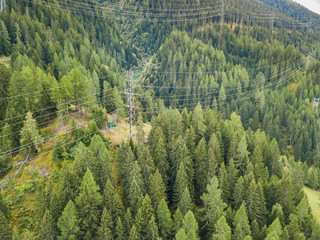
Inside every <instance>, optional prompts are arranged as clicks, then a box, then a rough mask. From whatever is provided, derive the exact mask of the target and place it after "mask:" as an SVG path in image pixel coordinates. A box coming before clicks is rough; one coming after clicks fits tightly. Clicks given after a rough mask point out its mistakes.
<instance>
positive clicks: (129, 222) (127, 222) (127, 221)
mask: <svg viewBox="0 0 320 240" xmlns="http://www.w3.org/2000/svg"><path fill="white" fill-rule="evenodd" d="M123 223H124V226H125V229H126V232H127V233H129V232H130V230H131V228H132V226H133V223H134V219H133V217H132V214H131V211H130V208H127V212H126V214H125V215H124V219H123Z"/></svg>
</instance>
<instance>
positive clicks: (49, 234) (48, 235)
mask: <svg viewBox="0 0 320 240" xmlns="http://www.w3.org/2000/svg"><path fill="white" fill-rule="evenodd" d="M54 224H55V223H54V220H53V218H52V215H51V213H50V211H49V210H48V209H47V210H46V211H45V213H44V215H43V217H42V221H41V225H40V230H39V236H40V238H41V239H49V240H53V239H56V237H57V233H56V231H55V229H54Z"/></svg>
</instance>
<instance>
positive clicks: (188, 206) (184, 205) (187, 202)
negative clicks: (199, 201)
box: [178, 187, 193, 215]
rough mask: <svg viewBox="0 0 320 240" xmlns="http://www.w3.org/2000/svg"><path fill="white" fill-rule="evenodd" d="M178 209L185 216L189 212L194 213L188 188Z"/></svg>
mask: <svg viewBox="0 0 320 240" xmlns="http://www.w3.org/2000/svg"><path fill="white" fill-rule="evenodd" d="M178 208H179V209H180V211H181V213H182V215H185V214H186V213H187V212H188V211H193V202H192V198H191V196H190V192H189V190H188V187H186V188H185V189H184V191H183V193H182V196H181V199H180V201H179V203H178Z"/></svg>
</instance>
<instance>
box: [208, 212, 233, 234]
mask: <svg viewBox="0 0 320 240" xmlns="http://www.w3.org/2000/svg"><path fill="white" fill-rule="evenodd" d="M215 229H216V230H215V233H214V234H213V237H212V239H213V240H231V228H230V227H229V225H228V223H227V221H226V219H225V217H224V216H222V217H221V218H220V219H219V220H218V222H217V224H216V226H215Z"/></svg>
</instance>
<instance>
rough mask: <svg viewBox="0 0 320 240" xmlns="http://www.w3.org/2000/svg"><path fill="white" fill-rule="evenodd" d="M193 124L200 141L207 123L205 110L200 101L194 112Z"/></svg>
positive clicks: (197, 139) (197, 138)
mask: <svg viewBox="0 0 320 240" xmlns="http://www.w3.org/2000/svg"><path fill="white" fill-rule="evenodd" d="M191 124H192V126H193V128H194V131H195V134H196V141H197V142H198V141H199V140H200V139H201V138H202V137H204V134H205V131H206V125H205V124H204V118H203V111H202V106H201V104H200V103H198V105H197V106H196V108H195V109H194V111H193V113H192V118H191Z"/></svg>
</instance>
